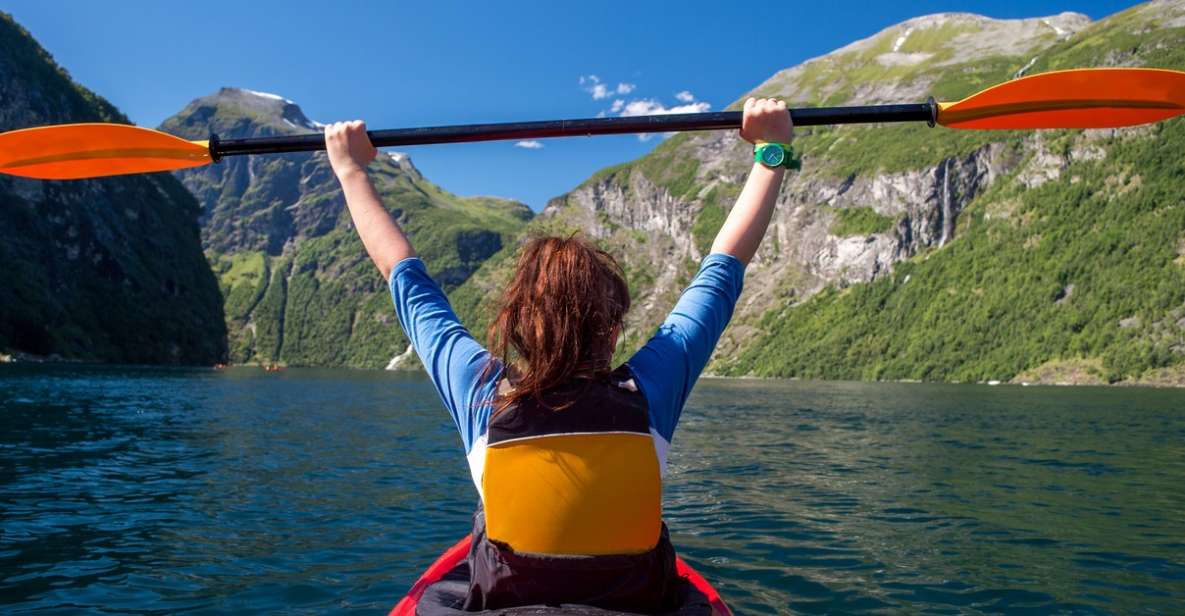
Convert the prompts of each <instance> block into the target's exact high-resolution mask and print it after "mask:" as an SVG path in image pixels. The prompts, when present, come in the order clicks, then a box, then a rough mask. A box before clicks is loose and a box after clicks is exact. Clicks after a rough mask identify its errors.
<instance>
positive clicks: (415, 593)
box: [388, 535, 732, 616]
mask: <svg viewBox="0 0 1185 616" xmlns="http://www.w3.org/2000/svg"><path fill="white" fill-rule="evenodd" d="M471 539H472V537H470V536H469V535H466V536H465V538H464V539H462V540H460V541H458V542H457V544H456V545H454V546H453V547H451V548H449V549H448V550H445V552H444V554H441V555H440V558H437V559H436V562H434V563H432V566H431V567H428V570H427V571H425V572H424V575H421V576H420V579H418V580H416V583H415V584H413V585H412V587H411V590H409V591H408V592H407V596H405V597H403V599H402V600H400V601H399V604H398V605H396V606H395V608H394V609H392V610H391V612H390V613H389V614H388V616H415V614H416V606H418V605H419V603H420V599H421V597H423V596H424V592H425V591H427V590H428V587H429V586H432V585H433V584H436V583H437V582H440V581H441V580H442V578H444V576H445V575H446V574H447V573H449V572H450V571H452V570H453V569H454V568H456V567H457V565H459V564H461V563H462V562H464V561H465V556H466V555H467V554H468V553H469V541H470V540H471ZM675 564H676V567H677V569H678V572H679V575H680V576H682V577H684V578H687V581H688V582H690V583H691V585H692V586H693V587H694V588H695V590H697V591H698V592H699V593H701V594H702V595H703V597H704V598H706V599H707V602H708V603H709V604H710V605H711V613H712V616H732V610H730V609H728V606H727V605H725V604H724V599H721V598H720V593H718V592H716V589H715V588H712V585H711V584H708V581H707V580H705V579H704V576H702V575H700V574H699V573H698V572H696V570H695V569H692V568H691V566H690V565H688V564H687V563H685V562H683V559H682V558H676V561H675ZM498 612H499V613H503V610H499V611H498ZM470 613H472V614H479V613H481V612H470ZM532 613H535V612H532ZM606 613H608V612H606Z"/></svg>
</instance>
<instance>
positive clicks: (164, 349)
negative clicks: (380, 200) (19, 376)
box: [0, 13, 226, 364]
mask: <svg viewBox="0 0 1185 616" xmlns="http://www.w3.org/2000/svg"><path fill="white" fill-rule="evenodd" d="M127 121H128V120H127V118H126V117H124V116H123V115H122V114H121V113H119V111H118V110H116V109H115V108H114V107H113V106H112V105H111V104H110V103H108V102H107V101H105V100H103V99H102V98H100V97H98V96H97V95H95V94H94V93H92V92H90V91H89V90H86V89H85V88H83V87H81V86H79V85H78V84H76V83H74V82H73V81H72V80H71V79H70V77H69V75H68V74H67V73H66V72H65V71H64V70H63V69H62V68H60V67H59V66H57V64H55V63H54V61H53V59H52V58H51V57H50V55H49V54H48V53H46V51H45V50H44V49H42V48H41V47H40V46H39V45H38V44H37V42H36V41H34V40H33V38H32V37H31V36H30V35H29V33H28V32H27V31H25V30H24V29H23V28H21V27H20V26H19V25H17V24H16V23H15V22H14V21H13V20H12V18H11V17H9V16H8V15H7V14H4V13H0V131H6V130H11V129H16V128H25V127H30V126H40V125H46V124H58V123H68V122H122V123H126V122H127ZM197 214H198V206H197V203H196V202H195V201H194V199H193V197H192V196H191V195H190V194H189V193H188V192H187V191H186V190H185V188H184V187H183V186H181V184H180V183H179V182H177V180H175V179H174V178H173V177H171V176H170V175H168V174H151V175H143V176H129V177H119V178H105V179H100V180H90V181H70V182H44V181H35V180H25V179H19V178H13V177H10V176H3V175H0V261H3V263H4V264H5V270H6V273H5V275H4V284H3V285H0V350H5V349H7V350H14V351H20V352H24V353H30V354H34V355H57V356H61V357H66V358H75V359H87V360H99V361H110V362H128V363H171V364H179V363H184V364H212V363H214V362H217V361H221V360H222V359H223V357H224V356H225V354H226V328H225V324H224V322H223V319H222V306H221V297H220V295H219V292H218V286H217V282H216V280H215V279H214V276H213V275H212V274H211V271H210V268H209V266H208V264H207V263H206V259H205V257H204V256H203V254H202V250H201V245H200V242H199V237H198V226H197V220H196V218H197Z"/></svg>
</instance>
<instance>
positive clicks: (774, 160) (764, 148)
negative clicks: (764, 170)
mask: <svg viewBox="0 0 1185 616" xmlns="http://www.w3.org/2000/svg"><path fill="white" fill-rule="evenodd" d="M753 160H754V161H756V162H759V163H761V164H763V165H765V166H766V167H785V168H787V169H794V170H801V169H802V159H801V158H799V157H798V155H797V154H795V153H794V148H792V147H790V144H789V143H766V142H764V141H759V142H757V145H756V146H754V147H753Z"/></svg>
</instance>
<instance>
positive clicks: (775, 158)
mask: <svg viewBox="0 0 1185 616" xmlns="http://www.w3.org/2000/svg"><path fill="white" fill-rule="evenodd" d="M785 158H786V153H785V152H783V151H782V148H779V147H778V146H773V147H766V148H765V149H763V150H761V162H764V163H765V164H767V165H769V166H771V167H777V166H778V165H780V164H782V160H784V159H785Z"/></svg>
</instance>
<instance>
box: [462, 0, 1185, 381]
mask: <svg viewBox="0 0 1185 616" xmlns="http://www.w3.org/2000/svg"><path fill="white" fill-rule="evenodd" d="M1183 39H1185V2H1181V1H1175V2H1154V3H1149V4H1144V5H1140V6H1138V7H1135V8H1133V9H1131V10H1129V11H1125V12H1123V13H1120V14H1117V15H1114V16H1111V17H1109V18H1107V19H1103V20H1100V21H1098V22H1095V23H1092V22H1090V20H1089V19H1087V18H1086V17H1085V16H1082V15H1077V14H1072V13H1064V14H1061V15H1057V16H1052V17H1046V18H1033V19H1024V20H994V19H989V18H985V17H980V16H976V15H969V14H940V15H930V16H925V17H919V18H916V19H912V20H909V21H907V22H904V23H902V24H899V25H897V26H893V27H891V28H887V29H886V30H884V31H882V32H880V33H878V34H876V35H874V36H872V37H869V38H868V39H864V40H862V41H857V42H855V43H852V44H851V45H848V46H846V47H844V48H842V49H839V50H836V51H835V52H832V53H830V54H827V55H825V56H822V57H820V58H816V59H813V60H810V61H808V62H806V63H803V64H802V65H799V66H796V67H793V68H789V69H786V70H784V71H781V72H779V73H778V74H776V75H774V76H773V77H771V78H770V79H769V80H767V81H766V82H765V83H763V84H761V85H759V86H758V87H757V88H755V89H754V90H753V91H752V92H751V93H748V94H746V95H745V96H748V95H750V94H753V95H768V96H779V97H783V98H786V99H787V100H789V101H791V102H793V103H795V104H804V105H816V104H827V105H835V104H861V103H873V102H889V101H892V102H902V101H906V102H908V101H922V100H925V98H926V96H928V95H930V94H934V95H935V96H936V97H937V98H939V99H940V100H943V99H945V100H957V99H959V98H961V97H963V96H966V95H968V94H971V93H973V92H975V91H977V90H979V89H981V88H982V87H985V86H987V85H991V84H994V83H998V82H1001V81H1005V80H1007V79H1010V78H1013V77H1015V76H1018V75H1023V74H1031V73H1033V72H1040V71H1045V70H1052V69H1060V68H1070V67H1080V66H1116V65H1120V66H1159V67H1169V68H1178V69H1185V56H1183V54H1182V50H1183V49H1185V40H1183ZM745 96H742V97H740V98H739V99H738V102H739V101H740V100H743V99H744V98H745ZM1181 126H1182V122H1181V120H1179V119H1178V120H1174V121H1171V122H1167V123H1164V124H1162V125H1160V126H1157V127H1149V128H1135V129H1126V130H1118V131H1057V132H1042V133H1019V132H1018V133H1013V132H970V131H951V130H945V129H941V128H935V129H930V128H926V127H924V126H904V125H901V126H861V127H856V126H851V127H838V128H812V129H801V130H800V131H799V133H798V134H799V137H798V139H797V141H796V143H797V145H799V146H800V148H801V150H802V151H803V152H804V166H805V168H804V171H803V172H802V173H801V174H797V175H795V176H794V177H793V178H791V179H790V180H789V181H788V182H787V184H786V185H785V186H784V188H783V191H782V195H781V196H780V198H779V205H778V211H777V213H776V214H775V216H774V220H773V223H772V225H771V228H770V231H769V234H768V235H767V237H766V240H765V242H764V243H763V246H762V250H761V253H760V254H759V255H758V257H757V259H756V260H755V261H754V263H753V264H751V265H750V267H749V272H748V275H747V279H746V291H745V294H744V296H743V297H742V300H741V304H740V305H739V306H738V310H737V314H736V316H735V317H734V321H733V324H732V325H731V326H730V328H729V330H728V331H727V332H726V333H725V336H724V338H723V339H722V341H721V344H720V347H719V348H718V350H717V354H716V356H715V358H714V360H713V363H712V364H711V366H710V368H709V369H710V370H712V371H714V372H717V373H723V374H730V375H745V374H753V375H763V376H782V377H822V378H865V379H874V378H882V379H935V380H992V379H1000V380H1006V379H1012V378H1017V377H1018V376H1019V377H1021V378H1023V379H1029V380H1052V381H1058V380H1073V379H1079V380H1081V379H1088V380H1089V379H1096V380H1106V381H1113V380H1121V379H1124V380H1140V379H1145V380H1158V379H1159V380H1164V379H1166V378H1167V379H1171V378H1173V376H1172V375H1173V374H1174V371H1177V370H1180V367H1181V366H1182V363H1183V362H1185V339H1183V336H1185V298H1183V297H1182V295H1181V293H1182V290H1185V285H1182V284H1181V283H1182V282H1185V280H1182V279H1181V276H1182V269H1183V266H1182V263H1183V262H1185V257H1182V256H1181V255H1182V254H1185V244H1182V242H1185V226H1182V221H1183V219H1182V214H1181V210H1180V209H1179V208H1180V207H1181V200H1180V197H1179V196H1176V195H1178V194H1179V193H1180V192H1181V188H1182V186H1185V183H1183V179H1185V178H1183V177H1182V166H1181V162H1180V161H1181V160H1182V158H1181V156H1180V154H1181V152H1180V150H1181V148H1182V147H1185V142H1183V137H1185V135H1182V134H1181V131H1182V128H1181ZM749 160H750V157H749V155H748V146H747V145H746V144H744V143H743V142H741V141H740V140H739V139H738V138H737V137H736V136H735V135H734V134H724V133H711V134H683V135H678V136H675V137H672V138H670V139H667V140H666V141H665V142H664V143H662V144H661V145H659V146H658V147H656V148H655V150H654V151H653V152H651V153H650V154H649V155H647V156H645V157H643V158H641V159H639V160H637V161H634V162H632V163H628V164H625V165H618V166H616V167H611V168H609V169H606V170H603V171H601V172H599V173H598V174H596V175H594V176H593V177H592V178H590V179H589V180H588V181H586V182H585V183H584V184H582V185H581V186H579V187H577V188H576V189H574V190H573V191H572V192H570V193H568V194H567V195H564V196H562V197H560V198H557V199H556V200H554V201H553V202H552V203H551V204H550V205H549V206H548V208H547V209H546V210H545V211H544V212H543V214H542V215H540V216H539V217H537V218H536V220H535V221H534V222H533V223H532V224H531V230H530V231H529V232H546V231H547V230H548V229H580V230H583V231H584V232H585V233H587V234H589V235H591V236H592V237H595V238H597V239H598V240H599V241H601V242H602V243H603V244H604V245H605V246H606V247H607V248H609V249H610V250H611V251H613V252H614V253H615V254H617V255H618V256H619V257H620V258H621V259H622V260H623V261H624V263H625V266H626V270H627V272H628V274H629V276H630V283H631V287H632V288H633V290H634V293H635V309H634V311H633V312H632V314H631V315H630V317H629V322H628V323H627V327H628V330H627V335H626V336H625V337H624V339H623V345H622V348H620V349H619V354H620V356H625V355H628V353H630V352H632V351H633V349H634V348H636V347H637V345H638V344H640V343H641V342H642V341H643V340H644V339H645V338H646V337H647V336H648V335H649V334H650V332H651V331H653V327H654V326H655V325H656V324H657V323H658V321H659V319H661V318H662V317H663V316H664V315H665V313H666V312H667V311H668V310H669V309H670V306H671V304H672V303H673V301H674V299H675V298H676V297H677V294H678V292H679V291H680V289H681V288H682V285H683V284H684V283H685V282H686V280H687V279H688V277H689V276H690V275H691V274H692V273H693V272H694V268H695V266H696V264H697V263H698V260H699V259H700V258H701V257H702V255H703V254H704V252H705V251H706V250H707V248H708V246H709V245H710V242H711V238H712V236H713V235H714V234H715V232H716V230H717V229H718V227H719V225H720V224H721V222H722V221H723V219H724V216H725V215H726V213H727V210H728V208H729V207H731V205H732V201H733V200H734V199H735V196H736V195H737V193H738V192H739V189H740V186H741V184H742V183H743V181H744V177H745V173H746V171H747V169H748V166H749V162H748V161H749ZM509 263H510V260H509V258H507V256H502V257H499V258H495V259H491V261H490V262H489V263H487V264H486V265H485V266H483V268H482V270H480V271H479V272H478V274H477V275H475V276H474V277H473V278H472V279H471V280H470V281H469V282H467V283H466V284H465V285H463V286H462V288H461V289H460V290H459V292H458V293H457V297H458V304H459V305H460V306H461V307H462V308H461V309H462V311H463V312H464V314H466V315H467V317H468V318H469V319H470V320H471V321H472V322H474V323H478V324H480V323H482V322H483V320H484V318H486V317H487V316H488V315H487V314H486V313H485V312H484V310H487V309H486V308H484V306H487V305H488V300H489V299H490V297H491V296H492V294H493V293H494V292H495V291H496V289H497V288H498V286H499V283H500V281H501V280H504V279H505V276H506V272H505V269H506V268H507V267H508V264H509Z"/></svg>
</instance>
